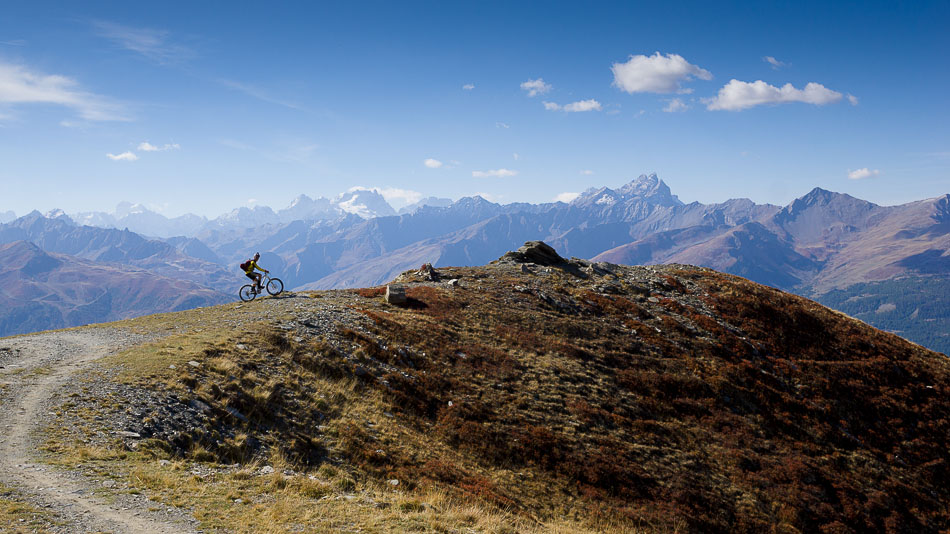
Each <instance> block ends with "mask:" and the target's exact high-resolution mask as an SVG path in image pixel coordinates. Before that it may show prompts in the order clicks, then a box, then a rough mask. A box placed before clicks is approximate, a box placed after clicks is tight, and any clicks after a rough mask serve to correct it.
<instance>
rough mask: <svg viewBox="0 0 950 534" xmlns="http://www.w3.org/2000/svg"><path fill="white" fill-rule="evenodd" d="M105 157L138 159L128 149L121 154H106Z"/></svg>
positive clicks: (125, 159)
mask: <svg viewBox="0 0 950 534" xmlns="http://www.w3.org/2000/svg"><path fill="white" fill-rule="evenodd" d="M106 157H107V158H109V159H111V160H112V161H135V160H137V159H139V157H138V156H136V155H135V153H134V152H129V151H126V152H123V153H121V154H106Z"/></svg>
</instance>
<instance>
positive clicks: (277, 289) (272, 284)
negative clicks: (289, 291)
mask: <svg viewBox="0 0 950 534" xmlns="http://www.w3.org/2000/svg"><path fill="white" fill-rule="evenodd" d="M283 291H284V283H283V282H281V281H280V278H271V279H270V280H268V282H267V292H268V293H270V294H271V295H280V294H281V293H282V292H283Z"/></svg>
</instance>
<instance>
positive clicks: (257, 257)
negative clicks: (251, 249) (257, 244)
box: [254, 252, 261, 261]
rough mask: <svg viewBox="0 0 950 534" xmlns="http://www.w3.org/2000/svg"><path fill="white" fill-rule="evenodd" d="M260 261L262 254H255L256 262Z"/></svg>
mask: <svg viewBox="0 0 950 534" xmlns="http://www.w3.org/2000/svg"><path fill="white" fill-rule="evenodd" d="M259 259H261V253H260V252H255V253H254V261H257V260H259Z"/></svg>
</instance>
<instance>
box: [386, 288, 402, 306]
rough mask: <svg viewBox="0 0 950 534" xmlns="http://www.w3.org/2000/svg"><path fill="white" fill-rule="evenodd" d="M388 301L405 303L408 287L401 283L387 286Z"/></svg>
mask: <svg viewBox="0 0 950 534" xmlns="http://www.w3.org/2000/svg"><path fill="white" fill-rule="evenodd" d="M386 302H388V303H390V304H405V303H406V287H405V286H400V285H388V286H386Z"/></svg>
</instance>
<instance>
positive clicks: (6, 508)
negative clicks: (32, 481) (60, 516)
mask: <svg viewBox="0 0 950 534" xmlns="http://www.w3.org/2000/svg"><path fill="white" fill-rule="evenodd" d="M55 526H56V525H55V523H54V522H53V520H52V518H51V517H50V515H49V513H47V512H45V511H43V510H40V509H38V508H36V507H34V506H32V505H30V504H27V503H25V502H23V500H21V499H20V498H19V497H18V496H17V495H16V494H15V493H14V492H13V490H12V489H10V488H8V487H6V486H4V485H3V484H0V532H9V533H11V534H45V533H47V532H52V531H53V530H52V529H53V528H54V527H55Z"/></svg>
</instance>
